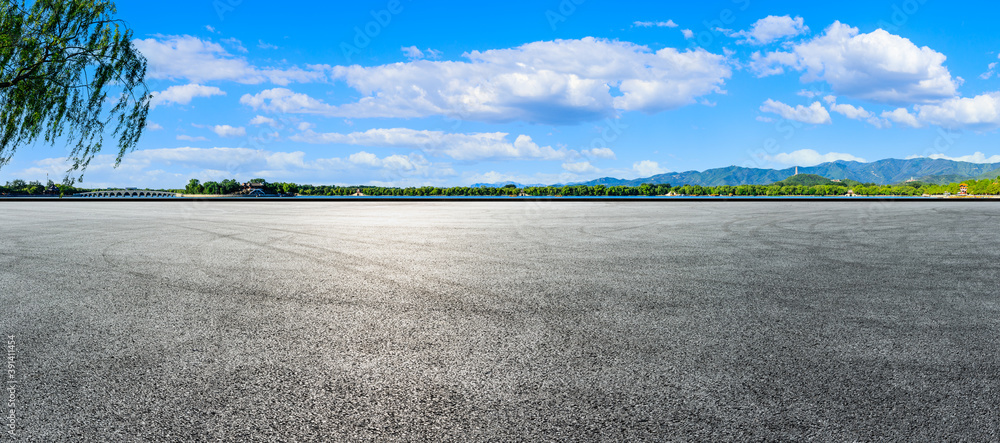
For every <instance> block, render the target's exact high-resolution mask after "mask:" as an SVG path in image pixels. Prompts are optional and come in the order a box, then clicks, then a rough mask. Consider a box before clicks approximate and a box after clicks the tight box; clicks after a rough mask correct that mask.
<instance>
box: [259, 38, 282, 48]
mask: <svg viewBox="0 0 1000 443" xmlns="http://www.w3.org/2000/svg"><path fill="white" fill-rule="evenodd" d="M257 47H258V48H260V49H278V46H277V45H272V44H270V43H265V42H264V40H260V39H258V40H257Z"/></svg>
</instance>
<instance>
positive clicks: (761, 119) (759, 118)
mask: <svg viewBox="0 0 1000 443" xmlns="http://www.w3.org/2000/svg"><path fill="white" fill-rule="evenodd" d="M756 120H757V121H759V122H764V123H773V122H774V119H773V118H771V117H764V116H763V115H758V116H757V118H756Z"/></svg>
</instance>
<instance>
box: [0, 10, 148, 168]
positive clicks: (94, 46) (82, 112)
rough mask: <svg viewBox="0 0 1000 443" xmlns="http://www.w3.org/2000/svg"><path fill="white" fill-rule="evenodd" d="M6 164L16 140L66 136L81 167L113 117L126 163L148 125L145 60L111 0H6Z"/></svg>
mask: <svg viewBox="0 0 1000 443" xmlns="http://www.w3.org/2000/svg"><path fill="white" fill-rule="evenodd" d="M0 9H2V10H0V167H3V165H5V164H7V163H8V162H10V159H11V156H12V155H13V154H14V152H15V151H16V150H17V148H18V147H20V146H24V145H29V144H33V143H35V142H37V141H39V140H42V141H44V142H45V143H46V144H52V145H55V144H56V142H57V141H65V142H66V143H67V148H68V153H67V157H68V158H69V162H70V165H71V166H70V168H69V170H68V171H67V176H69V175H71V174H74V173H75V172H79V174H80V178H81V179H82V177H83V172H84V170H86V168H87V165H89V164H90V161H91V160H92V159H93V158H94V156H95V155H97V153H98V152H100V150H101V146H102V144H103V141H104V136H105V135H106V134H105V131H106V130H107V129H110V128H108V127H107V126H108V124H113V127H114V130H113V131H112V133H111V137H112V138H116V139H117V144H118V156H117V158H116V162H115V166H117V165H118V164H120V163H121V160H122V157H123V156H124V155H125V153H126V152H128V151H130V150H132V149H134V148H135V145H136V143H137V142H138V141H139V137H140V136H141V135H142V131H143V128H144V127H145V124H146V115H147V114H148V113H149V100H150V94H149V91H148V89H147V87H146V84H145V82H144V78H145V75H146V60H145V58H143V57H142V55H141V54H140V53H139V51H138V50H137V49H136V48H135V47H134V46H132V32H131V31H130V30H129V29H128V28H127V26H125V24H124V23H123V22H122V21H121V20H117V19H115V18H114V14H115V13H116V12H117V11H116V9H115V6H114V4H113V3H111V2H110V1H106V0H89V1H88V0H33V1H30V2H26V1H24V0H0Z"/></svg>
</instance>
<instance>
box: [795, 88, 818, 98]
mask: <svg viewBox="0 0 1000 443" xmlns="http://www.w3.org/2000/svg"><path fill="white" fill-rule="evenodd" d="M795 95H797V96H799V97H805V98H816V97H818V96H819V95H820V92H818V91H810V90H808V89H801V90H799V92H796V93H795Z"/></svg>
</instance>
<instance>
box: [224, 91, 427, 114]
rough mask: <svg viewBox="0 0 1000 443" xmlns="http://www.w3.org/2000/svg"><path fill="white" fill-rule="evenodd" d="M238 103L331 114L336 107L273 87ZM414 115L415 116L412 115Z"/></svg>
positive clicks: (269, 109)
mask: <svg viewBox="0 0 1000 443" xmlns="http://www.w3.org/2000/svg"><path fill="white" fill-rule="evenodd" d="M240 103H241V104H244V105H247V106H250V107H253V108H254V109H262V110H265V111H270V112H281V113H289V114H291V113H297V114H322V115H333V114H335V113H336V110H337V107H336V106H331V105H328V104H326V103H323V102H322V101H320V100H317V99H314V98H312V97H309V96H308V95H306V94H300V93H296V92H293V91H292V90H290V89H285V88H274V89H268V90H265V91H262V92H260V93H258V94H256V95H250V94H244V95H243V97H240ZM414 117H415V116H414Z"/></svg>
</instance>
